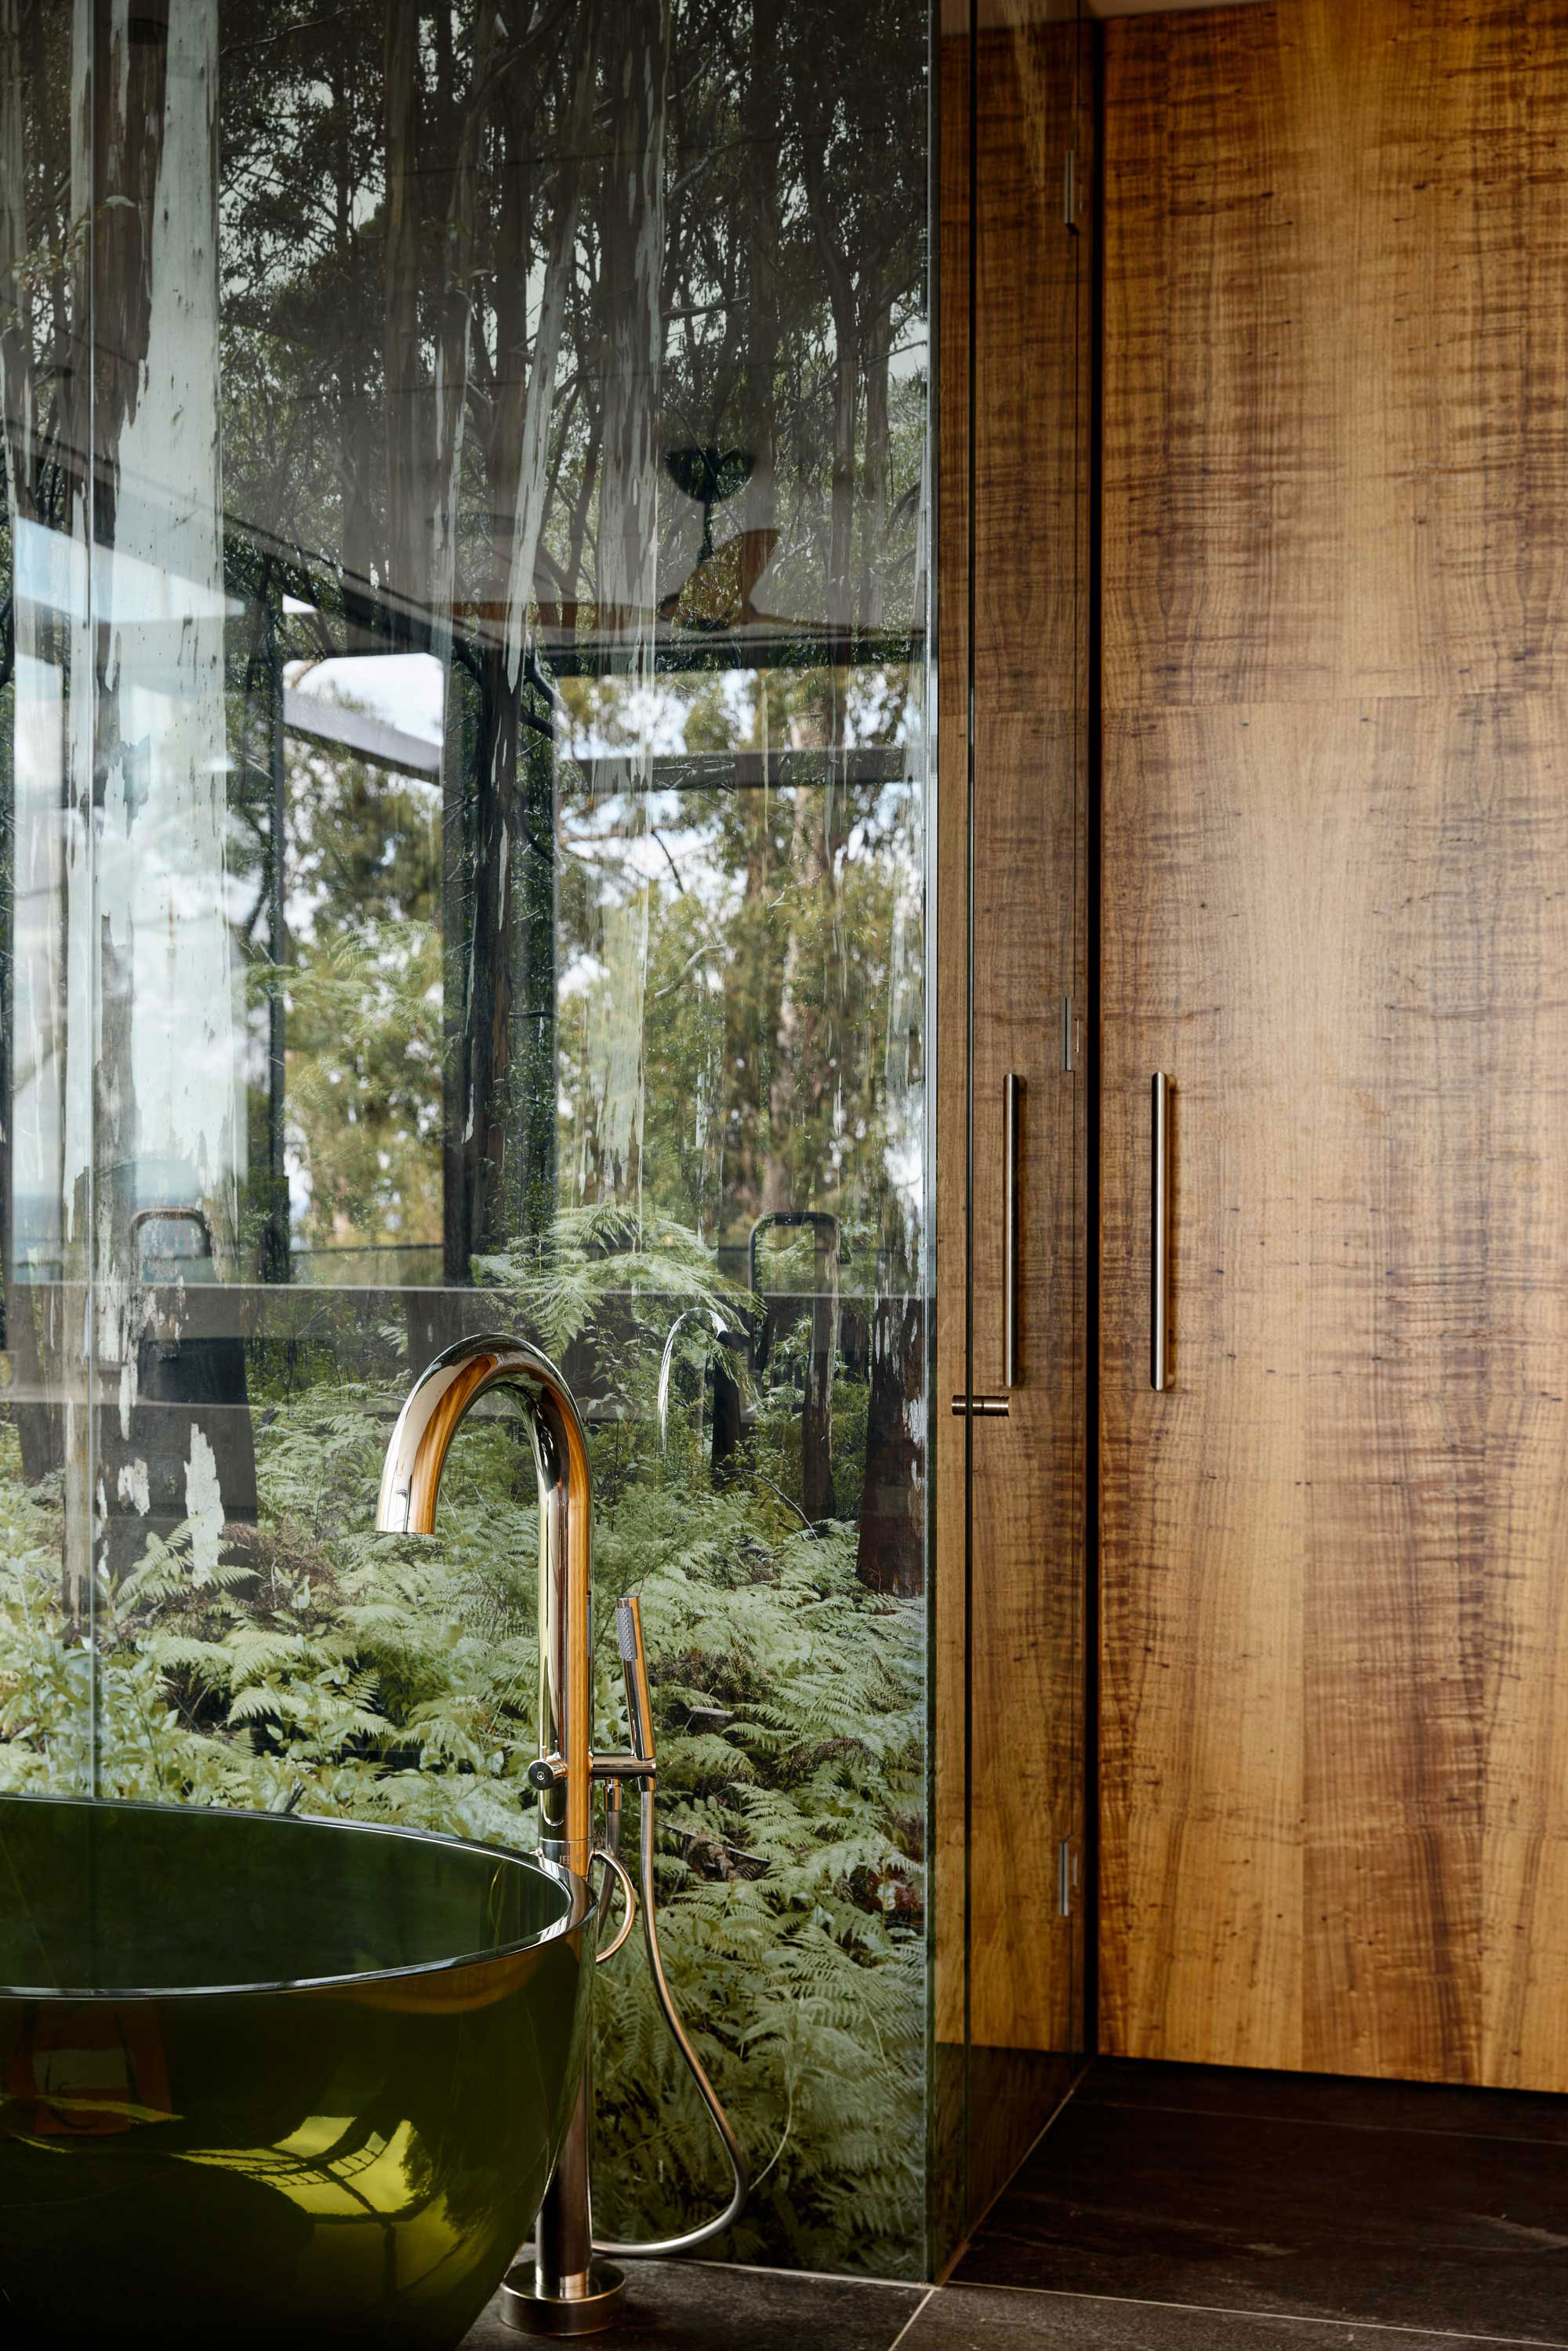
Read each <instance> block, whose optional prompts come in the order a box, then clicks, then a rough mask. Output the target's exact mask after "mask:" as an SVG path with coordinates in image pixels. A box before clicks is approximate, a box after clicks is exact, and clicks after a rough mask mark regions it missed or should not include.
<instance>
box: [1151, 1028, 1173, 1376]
mask: <svg viewBox="0 0 1568 2351" xmlns="http://www.w3.org/2000/svg"><path fill="white" fill-rule="evenodd" d="M1149 1096H1150V1099H1149V1110H1150V1157H1149V1385H1150V1386H1151V1387H1152V1388H1153V1389H1154V1390H1155V1392H1156V1394H1159V1393H1161V1392H1163V1390H1164V1388H1165V1384H1166V1348H1167V1342H1168V1333H1167V1331H1166V1244H1167V1241H1168V1239H1169V1234H1170V1132H1171V1127H1170V1081H1169V1079H1168V1078H1167V1077H1166V1073H1165V1071H1163V1070H1156V1071H1155V1074H1154V1078H1153V1080H1152V1081H1151V1083H1150V1089H1149Z"/></svg>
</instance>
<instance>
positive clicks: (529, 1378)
mask: <svg viewBox="0 0 1568 2351" xmlns="http://www.w3.org/2000/svg"><path fill="white" fill-rule="evenodd" d="M493 1388H505V1389H507V1390H508V1391H510V1392H512V1393H515V1394H516V1395H518V1396H519V1398H520V1399H521V1403H522V1407H523V1415H524V1419H525V1422H526V1425H527V1427H528V1437H529V1440H530V1442H531V1444H532V1447H533V1455H534V1468H535V1471H536V1473H537V1476H538V1501H539V1758H538V1762H537V1763H535V1764H533V1765H532V1766H531V1767H530V1769H529V1771H528V1780H529V1783H530V1785H531V1786H532V1787H534V1788H535V1789H536V1790H537V1791H538V1799H539V1815H540V1825H541V1832H542V1834H541V1839H540V1850H541V1852H542V1854H543V1855H544V1857H545V1859H546V1860H547V1861H553V1862H558V1863H562V1864H564V1865H566V1867H568V1868H569V1869H571V1870H573V1871H575V1872H576V1874H577V1875H578V1876H580V1877H585V1876H587V1874H588V1871H589V1869H590V1867H591V1865H592V1863H593V1861H594V1860H595V1859H596V1858H598V1857H600V1855H599V1854H598V1853H596V1851H595V1848H594V1845H593V1841H592V1810H593V1789H594V1785H595V1783H596V1782H602V1783H604V1784H605V1785H607V1786H608V1788H609V1789H610V1790H611V1792H612V1819H614V1818H616V1817H617V1816H618V1810H619V1801H620V1789H621V1784H622V1782H626V1781H636V1782H639V1783H640V1785H641V1787H642V1792H643V1799H642V1839H641V1844H642V1867H643V1903H642V1909H643V1936H644V1939H645V1942H646V1945H647V1952H648V1967H649V1972H650V1973H651V1975H652V1977H653V1990H654V1992H655V1994H656V1996H657V1998H658V2002H659V2006H660V2009H661V2010H662V2011H663V2013H664V2022H665V2023H666V2025H667V2026H668V2027H669V2030H670V2032H671V2034H672V2035H673V2037H674V2042H675V2045H676V2047H677V2048H678V2049H679V2051H680V2053H681V2055H682V2057H683V2058H684V2059H685V2064H686V2065H687V2067H688V2069H689V2071H690V2073H691V2074H692V2078H693V2080H694V2081H695V2084H696V2085H697V2088H698V2090H699V2091H700V2092H701V2093H702V2096H703V2100H704V2103H705V2104H706V2106H707V2109H708V2112H709V2114H710V2115H711V2116H712V2117H713V2120H714V2126H715V2127H716V2130H717V2132H718V2134H719V2137H720V2138H721V2139H722V2140H723V2142H724V2148H725V2153H726V2155H727V2157H728V2158H729V2166H730V2171H731V2175H732V2179H733V2187H732V2190H731V2193H730V2197H729V2200H728V2202H727V2204H726V2206H725V2208H724V2210H723V2211H722V2212H720V2213H719V2214H718V2215H717V2216H716V2218H715V2219H713V2220H708V2221H705V2222H704V2223H703V2225H702V2226H701V2227H700V2228H696V2229H691V2230H688V2231H685V2233H684V2234H682V2235H680V2236H677V2237H666V2238H661V2239H659V2240H658V2241H656V2242H653V2243H648V2244H617V2243H609V2242H603V2241H601V2242H598V2243H596V2242H595V2241H594V2239H593V2234H592V2218H591V2206H590V2195H589V2159H588V2158H589V2124H590V2115H591V2091H590V2084H589V2060H588V2057H587V2055H586V2053H585V2055H584V2058H583V2065H582V2075H581V2079H580V2083H579V2085H578V2093H577V2097H576V2101H575V2103H574V2106H573V2110H572V2117H571V2121H570V2124H569V2125H568V2126H567V2133H566V2137H565V2140H564V2142H563V2144H562V2147H561V2153H560V2158H559V2162H558V2163H557V2165H556V2168H555V2173H554V2175H553V2177H552V2179H551V2180H550V2184H549V2188H548V2189H546V2191H545V2199H544V2202H543V2204H542V2205H541V2206H540V2208H539V2216H538V2229H537V2231H536V2232H535V2248H534V2262H533V2266H532V2272H531V2274H530V2273H529V2272H528V2269H527V2268H526V2267H525V2266H524V2265H523V2264H521V2263H519V2264H518V2266H517V2268H516V2269H514V2270H513V2271H512V2273H511V2274H510V2275H509V2277H508V2278H507V2283H506V2285H505V2287H504V2288H503V2289H502V2291H503V2294H504V2295H505V2297H506V2307H507V2318H508V2322H509V2324H511V2325H514V2326H517V2327H519V2328H521V2329H523V2330H524V2331H526V2332H528V2333H530V2334H540V2335H579V2334H587V2333H591V2332H594V2331H596V2330H597V2329H598V2328H599V2327H601V2326H605V2325H609V2324H610V2323H611V2322H612V2319H613V2317H614V2314H615V2312H616V2310H617V2309H618V2307H619V2305H620V2304H621V2302H622V2299H623V2297H624V2294H625V2280H624V2279H623V2278H622V2275H621V2273H620V2271H619V2270H616V2269H613V2268H611V2267H609V2266H608V2265H607V2264H606V2263H604V2262H596V2261H595V2260H594V2258H593V2256H594V2255H595V2254H596V2253H613V2254H664V2253H681V2252H692V2251H694V2250H695V2248H696V2247H697V2246H698V2245H704V2244H706V2243H707V2242H708V2241H709V2240H710V2239H711V2238H714V2237H716V2236H717V2235H718V2234H719V2233H720V2232H721V2231H723V2230H725V2229H727V2228H728V2227H729V2225H730V2223H731V2221H733V2220H736V2219H737V2216H738V2215H739V2212H740V2210H741V2208H742V2206H743V2205H744V2203H745V2201H746V2196H747V2186H748V2178H747V2163H746V2158H745V2156H744V2154H743V2153H742V2151H741V2147H740V2142H739V2141H738V2139H737V2137H736V2136H735V2132H734V2130H733V2129H732V2128H731V2126H730V2122H729V2117H728V2116H727V2115H726V2113H725V2111H724V2108H723V2107H722V2106H721V2105H720V2104H719V2102H718V2098H717V2095H716V2093H715V2091H714V2088H713V2085H712V2084H711V2083H710V2082H709V2081H708V2078H707V2075H706V2073H705V2072H704V2071H703V2067H702V2064H701V2063H700V2061H699V2059H698V2057H697V2054H696V2052H695V2049H694V2048H693V2047H692V2045H691V2043H690V2041H689V2040H688V2039H687V2038H686V2033H685V2028H684V2026H683V2025H682V2023H681V2020H680V2017H679V2014H678V2013H677V2011H676V2009H675V2005H674V1999H673V1998H672V1996H671V1992H670V1988H669V1984H668V1982H667V1980H666V1979H665V1976H664V1959H663V1956H662V1954H661V1952H660V1949H659V1930H658V1925H657V1922H656V1919H655V1917H654V1901H653V1841H654V1826H655V1792H656V1778H655V1772H656V1765H655V1761H654V1754H653V1708H652V1705H651V1703H650V1699H649V1692H648V1669H647V1658H646V1655H645V1653H644V1650H643V1620H642V1614H641V1611H640V1609H639V1607H638V1604H637V1602H636V1601H635V1600H622V1601H621V1602H620V1603H619V1604H618V1605H617V1607H616V1612H615V1625H616V1636H617V1642H618V1646H619V1647H620V1651H621V1659H622V1670H623V1674H624V1677H625V1683H626V1712H627V1719H628V1721H629V1722H630V1724H631V1729H632V1752H631V1753H630V1754H626V1755H613V1754H612V1755H595V1754H594V1753H593V1752H592V1750H591V1734H592V1704H593V1652H592V1600H591V1577H592V1556H591V1510H592V1482H591V1474H590V1470H589V1465H588V1443H587V1439H586V1437H585V1436H584V1434H583V1427H582V1421H581V1417H580V1415H579V1412H578V1409H577V1405H576V1402H575V1400H574V1398H573V1396H572V1394H571V1391H570V1388H569V1387H568V1386H567V1384H566V1382H565V1381H564V1380H563V1379H562V1377H561V1375H560V1374H559V1372H558V1371H557V1370H556V1368H555V1366H554V1364H552V1363H550V1361H549V1358H548V1356H545V1355H543V1354H541V1353H539V1351H538V1348H537V1347H533V1346H530V1345H529V1344H528V1341H527V1340H525V1339H511V1338H506V1337H502V1336H498V1335H497V1334H495V1333H493V1332H490V1333H484V1334H481V1335H480V1336H478V1337H476V1338H471V1339H461V1340H459V1341H458V1342H457V1343H456V1345H455V1346H452V1347H448V1348H447V1349H446V1350H445V1352H444V1353H443V1354H440V1355H438V1356H437V1357H436V1358H435V1361H434V1363H433V1364H430V1365H429V1366H428V1367H427V1368H426V1370H424V1371H423V1372H422V1373H421V1374H420V1376H419V1378H418V1379H417V1380H416V1381H415V1382H414V1384H413V1387H412V1388H411V1389H410V1391H409V1393H408V1395H407V1397H406V1399H405V1400H404V1403H403V1407H402V1412H401V1413H400V1414H399V1416H398V1421H397V1426H396V1427H395V1428H394V1429H393V1431H392V1439H391V1442H390V1443H389V1445H388V1447H387V1452H386V1459H385V1462H384V1464H383V1466H382V1484H381V1493H380V1497H379V1499H378V1500H377V1504H376V1527H377V1531H379V1532H380V1533H382V1534H430V1533H432V1532H433V1531H434V1525H435V1504H436V1499H437V1496H438V1494H439V1492H440V1488H441V1473H442V1470H443V1468H444V1466H445V1461H446V1456H447V1454H448V1452H449V1451H450V1449H451V1447H452V1442H453V1439H454V1438H455V1436H456V1434H457V1431H458V1429H459V1428H460V1427H461V1426H462V1425H463V1422H464V1421H465V1418H466V1417H467V1416H468V1414H469V1413H470V1412H471V1411H472V1409H473V1407H474V1406H475V1405H476V1404H477V1403H478V1401H479V1399H480V1397H481V1396H484V1395H488V1394H489V1393H490V1391H491V1390H492V1389H493ZM604 1850H605V1849H604V1848H601V1849H600V1853H603V1852H604ZM610 1855H611V1857H612V1855H613V1847H611V1848H610ZM617 1866H618V1865H617ZM629 1892H630V1888H629V1887H628V1893H629ZM629 1915H630V1914H629ZM623 1939H624V1935H622V1937H620V1938H617V1940H616V1943H615V1944H614V1946H613V1949H620V1945H621V1942H622V1940H623ZM606 1956H609V1954H608V1953H607V1954H606Z"/></svg>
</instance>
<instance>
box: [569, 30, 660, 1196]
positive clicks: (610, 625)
mask: <svg viewBox="0 0 1568 2351" xmlns="http://www.w3.org/2000/svg"><path fill="white" fill-rule="evenodd" d="M617 34H618V39H617V46H616V49H615V54H614V57H613V60H612V63H613V67H614V74H613V78H612V99H613V112H612V122H613V126H614V128H613V138H612V147H611V150H610V152H609V153H608V154H607V155H606V157H605V162H604V171H603V176H602V179H601V190H600V277H599V285H598V288H597V295H598V309H599V319H600V382H601V413H602V417H603V437H602V443H601V456H600V496H599V546H598V557H599V565H598V590H599V593H598V630H597V633H598V636H599V640H600V643H601V649H602V652H601V664H602V668H603V671H604V673H605V674H611V675H618V676H621V677H622V678H624V679H625V680H626V681H627V699H628V702H630V701H631V699H632V696H633V695H635V693H636V691H637V689H638V688H639V687H642V686H651V685H652V684H653V676H654V659H653V654H654V644H653V634H654V605H655V602H656V600H657V585H658V582H657V561H658V540H657V530H658V502H659V467H660V452H659V438H658V425H659V383H660V376H661V372H662V369H663V363H664V304H663V276H664V134H665V125H666V120H667V115H668V107H669V78H670V51H671V33H670V0H626V5H624V7H623V8H622V10H621V12H620V16H619V21H618V25H617ZM648 778H649V766H648V758H647V755H646V753H645V751H643V750H638V751H634V752H632V753H631V754H630V755H628V756H627V757H625V758H619V759H607V760H604V761H602V762H601V768H600V782H599V796H600V797H610V796H617V797H623V798H624V799H625V800H626V801H627V803H628V813H627V822H626V825H625V827H624V831H625V833H626V834H627V835H629V836H630V835H635V834H636V833H637V832H638V831H641V829H642V827H643V824H644V823H645V821H646V794H647V787H648ZM629 866H630V860H629V861H628V867H629ZM648 921H649V901H648V892H647V888H646V885H643V886H637V885H636V884H634V883H631V882H630V880H628V883H627V884H626V889H625V894H624V895H622V897H621V898H619V899H618V900H615V901H613V902H612V903H611V904H608V905H606V906H605V907H604V908H603V909H602V911H601V916H600V923H601V933H600V937H599V940H598V941H597V942H596V946H597V952H598V955H599V957H600V960H601V963H602V965H603V967H604V972H605V984H604V986H603V987H601V988H600V989H598V990H597V991H596V992H595V994H594V995H593V997H592V998H591V1003H590V1012H589V1024H588V1034H587V1039H586V1047H587V1054H588V1062H589V1069H590V1072H591V1079H590V1082H591V1086H592V1088H593V1100H592V1104H591V1116H592V1120H593V1140H594V1155H595V1161H596V1165H595V1166H594V1169H593V1185H594V1188H596V1189H597V1191H598V1192H599V1194H600V1196H601V1197H602V1198H605V1199H621V1200H629V1201H630V1202H631V1203H632V1205H633V1206H634V1207H638V1208H640V1207H641V1199H642V1175H643V1169H642V1144H643V1114H644V1106H645V1082H646V1081H645V1070H644V1061H643V992H644V987H645V982H646V963H647V945H648Z"/></svg>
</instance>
